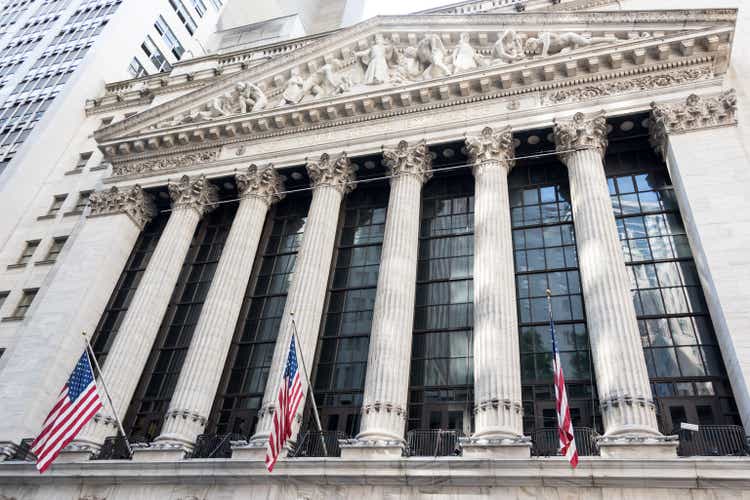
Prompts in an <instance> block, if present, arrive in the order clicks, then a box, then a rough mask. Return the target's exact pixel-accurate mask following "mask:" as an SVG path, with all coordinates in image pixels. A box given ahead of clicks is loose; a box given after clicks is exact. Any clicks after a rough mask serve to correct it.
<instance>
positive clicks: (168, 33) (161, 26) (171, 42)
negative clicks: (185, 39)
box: [154, 16, 185, 61]
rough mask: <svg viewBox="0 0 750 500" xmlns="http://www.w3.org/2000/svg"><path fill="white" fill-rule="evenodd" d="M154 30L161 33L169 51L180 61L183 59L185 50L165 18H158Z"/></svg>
mask: <svg viewBox="0 0 750 500" xmlns="http://www.w3.org/2000/svg"><path fill="white" fill-rule="evenodd" d="M154 29H156V32H157V33H159V35H160V36H161V38H162V40H163V41H164V43H165V44H166V45H167V47H169V50H171V51H172V55H173V56H175V58H176V59H177V60H178V61H179V60H180V59H181V58H182V54H184V53H185V48H184V47H183V46H182V44H181V43H180V41H179V40H178V39H177V36H176V35H175V34H174V32H173V31H172V28H170V27H169V24H167V21H166V20H165V19H164V17H163V16H159V17H157V18H156V22H155V23H154Z"/></svg>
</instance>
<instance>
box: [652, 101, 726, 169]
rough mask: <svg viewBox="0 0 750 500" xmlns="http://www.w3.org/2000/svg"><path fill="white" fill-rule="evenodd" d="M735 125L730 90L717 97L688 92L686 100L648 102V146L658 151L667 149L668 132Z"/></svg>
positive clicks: (676, 132) (662, 151)
mask: <svg viewBox="0 0 750 500" xmlns="http://www.w3.org/2000/svg"><path fill="white" fill-rule="evenodd" d="M735 124H737V94H736V92H735V90H734V89H729V90H726V91H724V92H722V93H721V94H719V95H718V96H714V97H701V96H698V95H696V94H691V95H690V96H688V98H687V99H686V100H685V102H680V103H672V104H657V103H655V102H654V103H651V118H650V119H649V131H650V133H651V139H650V140H651V145H652V146H653V147H654V148H655V149H656V151H657V152H658V153H660V154H662V155H663V154H664V153H665V152H666V147H667V137H668V135H669V134H684V133H686V132H691V131H693V130H700V129H703V128H710V127H721V126H726V125H735Z"/></svg>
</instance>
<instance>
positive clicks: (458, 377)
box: [408, 172, 474, 434]
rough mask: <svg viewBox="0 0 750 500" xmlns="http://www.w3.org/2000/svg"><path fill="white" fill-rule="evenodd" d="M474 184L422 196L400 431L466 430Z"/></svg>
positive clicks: (441, 184)
mask: <svg viewBox="0 0 750 500" xmlns="http://www.w3.org/2000/svg"><path fill="white" fill-rule="evenodd" d="M473 262H474V178H473V177H472V176H471V174H470V173H468V172H462V173H461V174H460V175H453V176H446V177H437V178H434V179H432V180H431V181H429V182H428V183H427V184H426V185H425V186H424V188H423V191H422V213H421V222H420V235H419V261H418V270H417V294H416V304H415V310H414V336H413V345H412V359H411V376H410V381H409V410H408V411H409V417H408V429H409V430H411V429H451V430H458V431H464V432H466V433H467V434H468V433H470V432H471V428H472V424H473V422H472V417H471V415H472V411H473V400H474V396H473V392H474V370H473V344H472V339H473V337H472V327H473V321H474V318H473V306H472V304H473V298H474V293H473V279H472V276H473Z"/></svg>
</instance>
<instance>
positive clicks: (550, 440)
mask: <svg viewBox="0 0 750 500" xmlns="http://www.w3.org/2000/svg"><path fill="white" fill-rule="evenodd" d="M573 435H574V436H575V439H576V449H577V450H578V455H579V456H582V457H590V456H597V455H599V447H598V446H597V444H596V438H597V437H598V435H597V433H596V431H594V430H593V429H591V428H589V427H576V428H575V429H574V430H573ZM531 442H532V447H531V454H532V455H534V456H535V457H554V456H557V455H559V450H560V438H559V436H558V433H557V428H556V427H552V428H549V429H538V430H535V431H533V432H532V434H531Z"/></svg>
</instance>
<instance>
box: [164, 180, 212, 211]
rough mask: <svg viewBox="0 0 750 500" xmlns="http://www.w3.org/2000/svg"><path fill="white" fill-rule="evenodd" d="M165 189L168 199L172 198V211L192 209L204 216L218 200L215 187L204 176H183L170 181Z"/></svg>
mask: <svg viewBox="0 0 750 500" xmlns="http://www.w3.org/2000/svg"><path fill="white" fill-rule="evenodd" d="M167 187H168V189H169V197H170V198H172V210H177V209H180V208H193V209H195V210H197V211H198V213H200V214H201V215H205V214H207V213H208V212H210V211H212V210H213V209H214V208H215V203H216V201H217V200H218V193H217V189H216V186H214V185H213V184H211V182H209V180H208V179H206V176H205V175H201V176H199V177H189V176H187V175H183V176H182V178H180V180H179V181H176V182H174V181H170V182H169V185H168V186H167Z"/></svg>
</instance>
